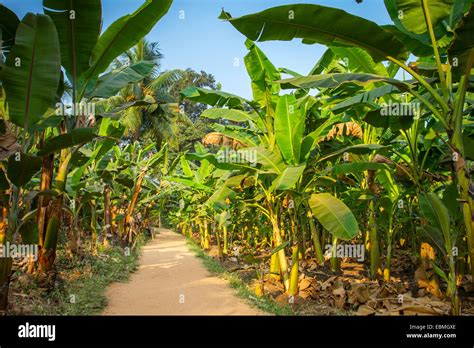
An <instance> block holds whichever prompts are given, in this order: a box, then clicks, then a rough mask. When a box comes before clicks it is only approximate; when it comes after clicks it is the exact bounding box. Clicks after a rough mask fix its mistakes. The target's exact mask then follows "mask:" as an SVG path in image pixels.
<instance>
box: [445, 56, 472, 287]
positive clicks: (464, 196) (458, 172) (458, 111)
mask: <svg viewBox="0 0 474 348" xmlns="http://www.w3.org/2000/svg"><path fill="white" fill-rule="evenodd" d="M471 68H472V60H471V61H470V64H469V65H468V68H467V69H466V72H465V74H464V76H462V77H461V80H460V82H459V89H458V93H457V98H456V101H455V106H454V113H453V117H452V119H451V120H450V124H449V125H450V127H451V129H450V130H448V132H447V133H448V136H449V142H450V144H451V147H452V148H453V150H454V151H455V153H454V154H453V156H455V157H454V158H453V159H454V169H455V176H456V179H457V182H458V185H459V198H460V201H461V204H462V212H463V217H464V225H465V228H466V237H467V244H468V248H469V259H470V266H471V275H472V277H473V278H474V205H473V201H474V188H473V186H472V181H471V180H472V179H471V175H470V171H469V169H468V168H467V162H466V157H465V151H464V141H463V135H462V132H463V128H464V127H463V111H464V104H465V100H466V93H467V90H468V85H469V77H470V73H471Z"/></svg>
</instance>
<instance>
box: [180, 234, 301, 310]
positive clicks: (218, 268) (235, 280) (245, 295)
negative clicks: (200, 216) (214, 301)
mask: <svg viewBox="0 0 474 348" xmlns="http://www.w3.org/2000/svg"><path fill="white" fill-rule="evenodd" d="M186 239H187V244H188V246H189V248H190V249H191V251H193V252H194V253H195V254H196V256H197V257H198V258H199V259H201V261H202V263H203V265H204V267H206V269H207V270H208V271H209V272H211V273H212V274H215V275H218V276H220V277H221V278H223V279H225V280H227V281H228V282H229V284H230V286H231V287H232V288H233V289H235V291H236V294H237V296H238V297H240V298H242V299H244V300H246V302H248V303H249V304H250V305H251V306H252V307H256V308H258V309H260V310H262V311H264V312H267V313H268V314H274V315H294V314H295V313H294V312H293V311H292V310H291V308H290V307H289V306H283V305H280V304H278V303H276V302H275V301H273V299H271V298H270V297H269V296H261V297H257V296H256V295H255V293H254V292H253V291H251V290H250V289H249V287H248V285H247V284H246V283H245V282H244V281H243V280H242V279H241V278H240V277H239V276H238V275H236V274H235V273H230V272H228V271H227V270H226V269H225V268H224V267H223V266H222V265H221V264H220V263H219V261H217V260H215V259H213V258H212V257H211V256H209V255H208V254H206V252H205V251H203V250H202V249H201V248H200V247H199V246H198V245H197V244H196V243H195V242H194V240H192V239H190V238H189V237H187V238H186Z"/></svg>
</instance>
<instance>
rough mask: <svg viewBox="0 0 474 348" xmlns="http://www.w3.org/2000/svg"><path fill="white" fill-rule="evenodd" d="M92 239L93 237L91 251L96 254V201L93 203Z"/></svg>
mask: <svg viewBox="0 0 474 348" xmlns="http://www.w3.org/2000/svg"><path fill="white" fill-rule="evenodd" d="M90 227H91V237H92V245H91V249H92V252H93V253H94V252H95V251H96V247H97V206H96V203H95V200H92V201H91V224H90Z"/></svg>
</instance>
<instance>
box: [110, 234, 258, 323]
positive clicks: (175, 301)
mask: <svg viewBox="0 0 474 348" xmlns="http://www.w3.org/2000/svg"><path fill="white" fill-rule="evenodd" d="M106 295H107V298H108V306H107V308H106V309H105V310H104V312H103V314H104V315H256V314H262V313H261V312H259V311H258V310H256V309H253V308H251V307H249V306H248V305H247V304H246V303H244V302H243V300H240V299H239V298H237V297H236V296H235V294H234V290H233V289H231V288H230V287H229V285H228V284H227V282H226V281H225V280H223V279H221V278H218V277H215V276H212V275H210V274H209V272H208V271H207V270H206V269H205V268H204V266H203V265H202V264H201V261H200V260H199V259H198V258H196V256H194V254H193V253H192V252H190V251H189V249H188V247H187V246H186V241H185V239H184V237H183V236H181V235H179V234H177V233H174V232H172V231H170V230H166V229H160V230H159V234H157V235H156V237H155V239H153V240H151V241H150V242H149V243H148V244H147V245H146V246H145V247H144V248H143V254H142V256H141V259H140V267H139V269H138V270H137V272H135V273H134V274H133V275H132V276H131V278H130V281H129V282H128V283H116V284H112V285H111V286H110V287H109V289H108V290H107V293H106Z"/></svg>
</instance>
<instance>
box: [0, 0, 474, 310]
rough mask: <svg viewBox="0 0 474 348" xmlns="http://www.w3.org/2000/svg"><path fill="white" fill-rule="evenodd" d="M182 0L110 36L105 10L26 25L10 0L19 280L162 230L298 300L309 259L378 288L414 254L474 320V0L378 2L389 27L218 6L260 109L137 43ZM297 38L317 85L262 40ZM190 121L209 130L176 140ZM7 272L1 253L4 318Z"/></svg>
mask: <svg viewBox="0 0 474 348" xmlns="http://www.w3.org/2000/svg"><path fill="white" fill-rule="evenodd" d="M171 3H172V1H171V0H148V1H146V2H145V4H144V5H143V6H141V7H140V8H139V9H137V10H136V12H135V13H133V14H131V15H128V16H125V17H122V18H120V19H118V20H117V21H116V22H114V23H113V24H112V25H111V26H110V27H108V28H107V29H106V30H105V31H104V32H103V33H101V21H102V13H101V1H100V0H87V1H84V0H81V1H79V0H77V1H52V0H44V1H43V5H44V12H45V14H44V15H43V14H37V15H34V14H28V15H26V16H25V17H24V18H23V19H22V20H21V21H20V19H19V18H18V17H17V16H16V15H15V14H14V13H13V12H12V11H10V10H9V9H7V8H6V7H4V6H2V5H0V10H1V12H0V28H1V30H2V38H3V47H2V52H3V53H2V55H0V59H1V75H0V81H1V87H2V88H1V90H0V92H1V94H0V98H1V100H2V103H1V105H2V107H1V108H0V113H1V117H2V127H1V129H0V130H1V132H2V135H1V136H0V142H1V144H0V145H1V151H0V156H1V159H2V160H3V162H2V171H1V172H0V189H1V192H2V201H1V204H2V208H3V215H2V221H1V224H0V243H1V244H2V245H3V244H5V245H6V244H7V242H8V243H10V242H12V243H17V244H37V245H38V247H39V257H38V259H37V260H30V261H29V264H28V267H27V268H26V269H25V272H27V273H29V274H32V275H34V276H35V277H37V278H38V279H41V280H46V281H47V282H51V281H52V280H53V279H54V276H55V267H54V264H55V257H56V251H57V249H58V247H64V248H66V249H67V250H68V251H69V254H70V257H71V258H80V250H81V249H83V248H85V247H86V246H87V247H88V248H89V247H90V249H91V250H92V252H94V250H95V249H96V248H97V245H99V244H103V245H105V246H106V245H108V244H110V243H113V244H119V245H121V246H122V247H123V248H125V250H129V248H133V247H134V245H135V242H136V239H137V236H138V234H139V233H143V232H144V231H145V230H146V229H147V228H150V227H151V226H153V225H160V224H161V223H162V221H163V223H166V224H169V225H170V226H175V227H176V228H177V229H178V231H179V232H181V233H182V234H184V235H186V236H189V237H194V238H198V241H199V242H200V244H201V246H202V248H204V249H206V250H208V249H211V248H212V247H213V246H215V247H216V248H217V252H218V256H219V258H221V259H236V261H239V262H244V263H246V264H251V265H253V267H255V268H256V269H258V272H257V276H258V278H259V280H263V279H272V281H276V282H279V283H280V284H281V285H282V286H283V289H284V292H285V293H286V294H287V295H289V296H296V295H298V293H299V292H300V289H302V288H303V283H302V282H303V280H304V279H305V278H304V274H301V273H302V271H304V267H303V264H304V265H306V264H308V263H310V262H312V263H316V265H317V268H318V269H319V270H321V271H322V272H326V273H328V274H341V273H344V263H345V262H346V261H353V262H356V263H359V264H362V265H363V267H366V270H365V269H364V271H363V272H364V276H365V273H367V276H368V277H369V278H370V279H372V280H377V281H378V284H381V285H382V284H393V283H397V282H399V281H400V277H401V275H400V274H395V272H394V271H393V270H392V265H393V264H394V262H395V261H396V262H397V265H398V263H400V262H404V261H405V260H404V257H405V256H403V255H409V257H411V258H414V259H415V260H416V265H417V267H418V270H417V273H418V274H417V275H416V278H415V274H414V271H413V270H412V271H410V274H409V277H410V278H411V279H412V280H413V281H414V283H415V286H418V287H423V288H426V291H427V292H428V293H431V294H432V295H434V296H436V297H437V298H439V299H440V300H444V299H447V300H448V301H449V302H450V306H451V313H452V314H455V315H459V314H461V313H462V308H463V303H462V301H461V299H462V298H465V297H466V298H467V297H468V295H467V294H466V291H465V290H464V289H466V288H467V287H466V284H472V281H473V277H474V264H473V262H474V261H473V259H474V225H473V217H474V215H473V198H474V196H473V186H472V179H471V168H472V162H471V161H472V160H473V158H474V153H473V152H472V150H473V149H474V146H473V144H474V134H473V128H472V124H473V123H472V117H473V108H472V105H473V100H474V99H473V94H472V92H473V82H474V80H473V75H472V68H473V64H474V42H473V40H474V36H473V35H472V33H473V32H474V18H473V16H474V6H473V4H472V0H455V1H453V2H452V4H451V3H450V4H448V3H446V2H445V1H441V0H440V1H438V0H430V1H429V3H428V1H427V0H420V1H405V0H385V5H386V8H387V11H388V13H389V14H390V17H391V18H392V20H393V23H394V24H393V25H388V26H379V25H377V24H375V23H373V22H371V21H368V20H366V19H364V18H360V17H356V16H354V15H351V14H348V13H347V12H345V11H343V10H340V9H336V8H329V7H324V6H319V5H312V4H298V5H285V6H280V7H275V8H270V9H268V10H265V11H263V12H260V13H255V14H250V15H246V16H243V17H238V18H234V17H232V16H231V14H229V13H227V12H225V11H223V12H222V13H221V15H220V17H219V18H220V19H221V20H223V21H225V22H227V23H222V25H229V24H230V25H232V26H233V27H234V28H235V29H236V30H238V31H239V32H240V33H242V34H243V35H244V36H245V37H246V38H247V40H246V41H245V45H246V48H247V51H248V53H247V55H246V56H245V58H244V61H245V67H246V70H247V73H248V75H249V77H250V80H251V89H252V94H253V98H252V100H247V99H245V98H242V97H239V96H237V95H233V94H230V93H226V92H223V91H221V90H220V88H218V87H217V86H215V84H214V82H213V81H212V79H207V80H208V81H203V80H206V78H208V77H207V76H205V75H201V76H200V79H198V78H189V76H187V75H189V72H183V71H179V70H173V71H167V72H163V73H160V72H159V71H158V69H157V65H156V61H157V59H158V58H159V57H158V54H157V53H156V51H154V47H152V46H153V45H152V44H149V43H147V42H146V41H145V40H143V38H144V37H145V36H146V35H147V34H148V33H149V32H150V30H151V29H152V28H153V27H154V26H155V24H156V23H157V22H158V20H159V19H160V18H162V17H163V16H164V15H165V14H166V13H167V11H168V9H169V7H170V6H171ZM421 19H423V20H421ZM295 38H297V39H302V41H303V43H305V44H315V43H319V44H323V45H325V46H327V50H326V51H325V53H324V54H323V55H322V57H321V58H320V59H319V61H317V63H316V65H315V66H314V68H313V69H312V70H311V71H310V72H309V74H308V75H306V76H305V75H301V74H300V73H299V72H294V71H290V70H288V69H285V68H277V67H275V66H274V65H273V64H272V62H271V61H270V60H269V59H268V58H267V57H266V56H265V54H264V53H263V52H262V50H260V48H259V47H258V46H257V45H256V43H255V42H257V41H269V40H282V41H287V40H292V39H295ZM236 44H239V43H236ZM186 76H187V77H186ZM405 76H408V79H405ZM179 81H181V83H177V82H179ZM183 81H184V82H183ZM177 86H180V87H183V88H178V87H177ZM203 86H208V87H210V88H203ZM177 89H178V91H177ZM178 96H179V98H178ZM179 103H180V104H179ZM188 116H190V117H189V118H188ZM195 116H199V117H200V118H196V117H195ZM179 123H184V124H186V127H190V126H192V130H193V132H196V134H200V132H202V134H203V135H204V134H205V136H204V137H203V138H202V140H201V139H198V141H196V138H195V137H194V139H193V137H192V136H189V137H188V134H186V133H185V132H184V133H181V134H184V135H183V136H184V137H186V141H187V143H186V144H185V146H180V145H178V146H176V142H177V141H176V134H175V136H174V139H173V132H175V131H176V129H177V127H178V126H177V124H179ZM206 133H207V134H206ZM198 138H201V137H200V136H199V137H198ZM199 140H200V141H199ZM190 144H191V145H192V146H191V148H189V147H190V146H189V145H190ZM62 243H63V244H64V245H62ZM365 255H367V257H366V256H365ZM328 256H329V258H330V261H329V260H328ZM326 261H329V264H330V270H328V269H327V267H326V264H327V262H326ZM12 262H13V259H12V258H10V257H7V258H1V259H0V311H5V309H6V306H7V299H8V288H9V282H10V277H11V270H12ZM419 272H421V273H422V274H421V275H420V273H419ZM305 287H306V286H305ZM460 289H462V292H461V290H460ZM262 291H263V290H262V288H260V289H257V290H256V292H257V293H259V292H262Z"/></svg>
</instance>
